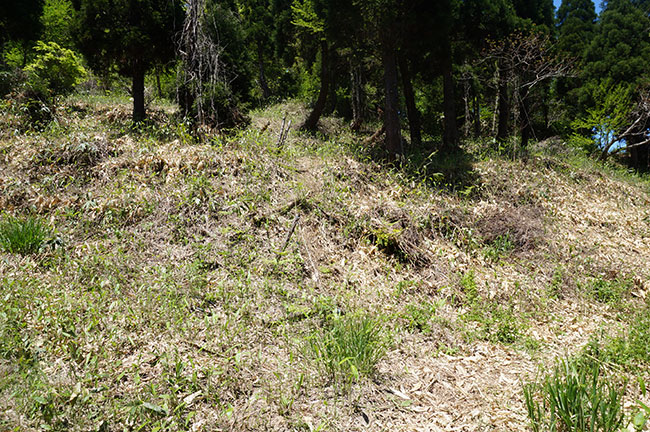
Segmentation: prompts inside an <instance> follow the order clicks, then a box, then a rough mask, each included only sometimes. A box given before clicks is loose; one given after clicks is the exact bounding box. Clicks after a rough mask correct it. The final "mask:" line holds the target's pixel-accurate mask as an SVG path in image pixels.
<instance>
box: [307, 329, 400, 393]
mask: <svg viewBox="0 0 650 432" xmlns="http://www.w3.org/2000/svg"><path fill="white" fill-rule="evenodd" d="M307 342H308V348H309V351H310V353H311V354H312V356H313V357H314V358H315V359H316V361H317V363H318V364H319V366H320V367H321V368H322V369H323V371H324V372H325V373H326V374H327V376H329V378H330V379H332V380H334V381H335V382H338V383H342V384H344V385H346V384H350V383H352V382H354V381H358V380H359V378H361V377H362V376H370V375H372V374H373V373H374V372H375V368H376V366H377V363H378V362H379V360H381V358H382V357H383V356H384V353H385V352H386V347H387V346H386V340H385V336H384V335H383V331H382V328H381V326H380V324H379V322H378V321H376V320H375V319H372V318H370V317H368V316H342V317H338V316H336V317H333V318H332V319H331V321H329V322H328V323H327V325H326V327H325V329H324V330H323V331H319V332H316V333H314V334H312V335H311V336H310V337H309V339H308V341H307Z"/></svg>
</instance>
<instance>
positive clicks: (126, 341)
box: [0, 100, 650, 431]
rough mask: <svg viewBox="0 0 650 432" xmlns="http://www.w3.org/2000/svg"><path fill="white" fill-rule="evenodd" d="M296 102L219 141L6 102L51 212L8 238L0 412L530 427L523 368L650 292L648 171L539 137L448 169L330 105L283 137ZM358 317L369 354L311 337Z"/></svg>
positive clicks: (615, 329) (27, 172) (2, 417)
mask: <svg viewBox="0 0 650 432" xmlns="http://www.w3.org/2000/svg"><path fill="white" fill-rule="evenodd" d="M285 111H286V112H287V113H288V117H289V118H291V119H292V120H293V124H299V120H300V119H301V118H302V116H303V115H304V112H303V110H302V108H301V107H300V106H299V105H295V104H285V105H282V106H277V107H274V108H272V109H269V110H266V111H264V112H260V113H257V114H256V115H255V116H254V119H253V124H252V125H251V127H250V128H249V129H247V130H245V131H242V132H238V133H235V134H234V135H233V136H231V137H229V138H218V137H213V138H208V139H204V140H202V142H196V141H195V140H194V139H192V137H191V136H190V135H189V134H187V132H186V128H185V127H184V126H183V125H182V124H177V123H176V122H175V121H172V120H170V119H169V118H168V117H169V114H168V113H167V112H166V111H165V110H162V109H160V110H158V111H156V112H155V121H154V122H152V124H151V125H150V126H148V127H146V128H142V129H141V130H140V131H133V130H130V129H129V128H128V124H127V119H128V111H127V107H126V106H125V105H123V104H120V103H117V102H115V101H112V102H110V103H109V102H107V101H102V100H96V101H90V100H86V101H83V102H82V101H78V100H77V101H75V100H71V101H69V103H68V106H67V111H66V112H65V113H62V114H61V115H59V121H58V123H57V124H55V125H53V126H51V127H50V128H49V129H48V130H46V131H44V132H38V133H19V132H16V131H15V127H16V125H17V123H16V119H14V118H12V117H10V116H5V117H4V118H3V120H2V121H3V124H2V126H1V127H0V130H1V131H2V136H1V137H0V208H1V209H3V210H4V211H5V212H6V214H11V215H17V216H20V215H27V214H33V215H36V216H38V217H39V218H42V220H44V221H46V223H47V225H48V226H49V227H50V228H51V229H52V230H53V231H52V239H50V240H49V241H48V242H47V243H46V245H45V247H44V248H42V250H41V252H40V253H38V254H32V255H26V256H22V255H18V254H9V253H0V284H1V285H2V292H1V293H0V295H1V297H2V302H0V429H2V430H39V429H52V430H79V431H82V430H83V431H88V430H97V431H113V430H115V431H117V430H192V431H209V430H251V431H253V430H340V431H354V430H359V431H361V430H364V431H365V430H373V431H382V430H393V431H411V430H422V431H438V430H443V431H446V430H458V431H473V430H481V431H487V430H495V431H505V430H508V431H515V430H526V429H527V427H528V420H527V416H526V409H525V406H524V403H523V394H522V383H524V382H527V381H529V380H531V379H534V378H535V377H536V376H538V374H539V373H540V368H542V369H541V370H544V368H548V367H549V366H550V365H552V364H554V362H555V360H556V359H557V358H558V357H562V356H564V355H567V354H577V353H580V352H581V350H582V348H583V347H584V346H585V345H586V344H587V343H588V342H589V341H590V339H592V338H593V337H595V336H599V335H600V336H599V337H601V338H604V337H608V336H606V335H612V337H614V336H615V335H617V334H619V333H620V332H621V331H624V330H625V329H626V328H627V327H626V326H627V325H628V323H629V321H630V319H631V318H630V317H631V316H632V314H633V313H634V311H635V310H640V309H642V308H643V307H645V306H644V303H645V299H646V296H647V291H648V288H650V268H649V267H648V265H647V261H648V258H649V257H650V207H649V206H648V201H649V199H650V194H649V193H648V192H649V190H648V186H649V184H648V183H647V182H646V181H644V180H642V179H639V178H637V177H634V176H632V175H628V174H626V173H624V172H621V171H620V170H618V169H615V168H611V167H610V168H606V167H602V166H601V165H597V164H595V163H592V162H590V161H588V160H586V159H584V158H581V157H578V156H575V155H572V154H570V152H564V153H560V154H551V153H550V152H549V151H548V146H544V145H540V148H539V149H537V150H536V151H535V152H533V154H532V155H531V156H529V157H528V158H526V159H525V160H517V161H512V160H508V159H504V158H500V157H496V156H495V157H486V158H481V159H477V160H475V161H473V162H472V170H471V172H468V173H467V175H468V176H471V179H472V182H471V183H465V184H463V183H462V182H459V183H454V184H453V185H447V184H446V183H447V180H449V177H446V178H445V177H443V176H441V175H438V174H437V173H436V169H435V167H433V166H432V165H431V166H428V168H427V169H424V168H422V167H426V165H425V164H423V165H422V166H420V169H406V168H404V169H392V170H389V169H386V168H384V167H382V166H381V165H380V164H378V163H377V162H373V160H372V158H371V157H370V156H369V155H370V154H371V153H372V152H371V151H370V150H368V149H363V148H361V149H360V148H358V147H356V146H355V144H354V143H355V142H358V141H360V140H359V139H358V138H357V137H355V136H350V135H346V134H345V133H339V132H338V131H339V130H343V129H344V128H342V127H341V126H340V125H339V124H338V122H337V121H336V120H334V119H329V120H327V121H326V122H325V123H326V124H325V126H324V131H323V134H322V136H319V137H318V138H314V137H308V136H300V135H299V134H298V133H297V132H296V131H291V134H290V135H289V138H288V141H287V143H286V144H285V145H284V146H283V147H282V148H281V149H278V148H276V144H277V136H278V134H279V131H280V128H281V123H282V116H283V115H284V113H285ZM267 122H270V125H269V126H268V127H266V126H265V125H266V124H267ZM262 129H264V131H263V132H260V131H261V130H262ZM594 287H596V288H594ZM599 287H600V288H599ZM602 287H605V288H606V289H609V291H612V292H613V293H614V294H611V295H609V294H608V293H609V291H603V289H601V288H602ZM595 290H596V291H595ZM603 292H604V294H603ZM346 317H350V319H351V318H352V317H354V318H355V319H358V320H363V319H366V320H369V321H368V322H371V323H372V325H373V326H374V327H372V328H373V329H374V330H373V331H375V333H374V334H373V335H374V336H373V337H376V339H375V343H376V346H373V348H372V349H373V350H376V351H373V353H376V354H377V357H378V358H379V361H378V363H377V364H376V367H372V366H373V365H370V367H369V369H368V371H366V373H361V372H363V371H361V372H359V371H356V369H353V368H350V369H346V368H345V367H342V366H345V365H346V364H347V363H346V362H345V361H342V362H335V363H337V364H338V366H336V365H334V366H332V367H330V368H328V366H327V363H326V360H327V359H326V358H325V357H326V355H324V354H322V353H321V355H320V357H319V354H318V353H317V351H316V350H315V349H314V348H313V346H314V343H321V342H322V343H325V342H323V341H324V340H325V337H326V335H327V334H328V333H327V332H328V329H330V328H332V323H333V322H338V321H340V320H344V319H347V318H346ZM603 335H604V336H603ZM371 354H372V353H371ZM382 354H383V355H382ZM324 356H325V357H324ZM330 360H331V359H330ZM639 366H643V365H639ZM607 367H608V369H609V370H611V373H613V374H623V375H627V376H635V375H639V376H645V377H646V378H647V376H646V375H647V373H646V372H645V370H644V369H642V368H641V369H636V370H631V369H629V368H628V369H622V368H620V367H618V366H615V365H614V364H612V365H608V366H607ZM337 368H338V369H337ZM355 371H356V372H359V373H358V374H355ZM638 392H639V390H638V385H637V384H636V382H635V381H634V382H633V381H630V384H629V385H628V396H627V397H628V400H629V404H632V403H633V402H634V401H635V400H636V398H637V396H638ZM647 402H648V400H647V399H646V403H647ZM157 428H158V429H157Z"/></svg>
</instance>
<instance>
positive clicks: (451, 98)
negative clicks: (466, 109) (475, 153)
mask: <svg viewBox="0 0 650 432" xmlns="http://www.w3.org/2000/svg"><path fill="white" fill-rule="evenodd" d="M447 43H448V42H447ZM445 51H446V53H445V55H444V58H443V59H442V86H443V89H442V92H443V98H444V101H443V113H444V122H443V127H444V131H443V136H442V143H443V146H444V148H445V149H447V150H451V149H454V148H456V147H457V146H458V126H457V125H456V96H455V95H454V75H453V70H452V67H453V65H452V59H451V47H447V49H445Z"/></svg>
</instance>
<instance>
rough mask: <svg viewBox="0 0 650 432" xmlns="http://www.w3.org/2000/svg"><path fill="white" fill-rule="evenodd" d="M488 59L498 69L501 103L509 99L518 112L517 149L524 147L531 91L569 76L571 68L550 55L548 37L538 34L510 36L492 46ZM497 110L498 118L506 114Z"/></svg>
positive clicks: (529, 130) (528, 130)
mask: <svg viewBox="0 0 650 432" xmlns="http://www.w3.org/2000/svg"><path fill="white" fill-rule="evenodd" d="M489 56H490V58H493V59H495V60H496V62H497V64H498V65H499V81H498V85H499V92H500V93H501V92H503V94H504V96H503V99H508V100H509V98H510V97H512V99H513V100H514V103H515V104H516V107H517V108H518V112H517V115H518V120H519V121H518V123H519V133H520V136H521V146H522V147H526V146H527V144H528V140H529V139H530V137H531V135H532V133H533V129H532V120H531V119H532V114H533V111H532V104H533V102H534V100H533V97H534V90H536V89H538V88H542V87H543V85H544V84H545V83H547V82H548V81H550V80H552V79H556V78H559V77H564V76H567V75H569V74H570V73H571V71H572V67H573V65H572V63H571V62H569V61H567V60H565V59H562V58H559V57H557V56H556V55H554V49H553V46H552V43H551V40H550V38H549V36H548V35H547V34H545V33H542V32H539V31H533V32H531V33H522V32H520V33H514V34H512V35H511V36H510V37H508V38H507V39H505V40H503V41H500V42H495V43H494V45H493V47H492V49H491V50H490V52H489ZM507 105H508V106H510V103H509V102H508V103H507ZM499 110H500V115H509V114H510V113H508V112H504V111H502V110H504V108H503V107H502V106H499Z"/></svg>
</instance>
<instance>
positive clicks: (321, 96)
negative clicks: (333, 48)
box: [300, 40, 330, 131]
mask: <svg viewBox="0 0 650 432" xmlns="http://www.w3.org/2000/svg"><path fill="white" fill-rule="evenodd" d="M320 50H321V57H320V61H321V67H320V91H319V92H318V99H317V100H316V104H315V105H314V108H312V110H311V113H309V116H308V117H307V119H306V120H305V122H304V123H303V124H302V126H300V129H303V130H312V131H313V130H316V126H317V125H318V119H320V116H321V114H322V113H323V109H325V103H326V102H327V93H328V92H329V84H330V83H329V78H330V77H329V75H330V74H329V65H328V62H329V47H328V46H327V41H326V40H322V41H321V44H320Z"/></svg>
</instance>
